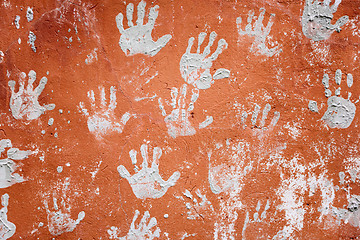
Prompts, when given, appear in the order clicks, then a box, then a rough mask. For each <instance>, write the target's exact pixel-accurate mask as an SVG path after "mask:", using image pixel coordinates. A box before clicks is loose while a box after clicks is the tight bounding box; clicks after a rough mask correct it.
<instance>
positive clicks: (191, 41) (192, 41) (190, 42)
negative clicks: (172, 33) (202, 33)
mask: <svg viewBox="0 0 360 240" xmlns="http://www.w3.org/2000/svg"><path fill="white" fill-rule="evenodd" d="M194 40H195V38H194V37H191V38H189V41H188V46H187V48H186V53H190V51H191V48H192V45H193V44H194Z"/></svg>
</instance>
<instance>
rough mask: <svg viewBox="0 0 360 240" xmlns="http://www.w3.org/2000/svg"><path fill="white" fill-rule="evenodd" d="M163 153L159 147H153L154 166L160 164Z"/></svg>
mask: <svg viewBox="0 0 360 240" xmlns="http://www.w3.org/2000/svg"><path fill="white" fill-rule="evenodd" d="M161 155H162V150H161V148H159V147H154V149H153V162H152V167H153V166H154V165H159V161H158V160H159V158H161Z"/></svg>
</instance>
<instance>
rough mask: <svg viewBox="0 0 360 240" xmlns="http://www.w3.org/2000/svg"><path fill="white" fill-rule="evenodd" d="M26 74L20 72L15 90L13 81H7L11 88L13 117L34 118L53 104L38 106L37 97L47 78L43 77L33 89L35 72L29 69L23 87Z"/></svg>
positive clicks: (53, 106)
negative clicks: (17, 89)
mask: <svg viewBox="0 0 360 240" xmlns="http://www.w3.org/2000/svg"><path fill="white" fill-rule="evenodd" d="M25 78H26V74H25V73H24V72H22V73H21V74H20V80H19V85H20V86H19V91H18V92H15V85H16V83H15V81H13V80H11V81H9V83H8V85H9V87H10V90H11V98H10V110H11V113H12V115H13V116H14V118H15V119H24V120H27V121H29V120H34V119H37V118H38V117H40V115H42V114H43V113H44V112H45V111H46V110H53V109H54V108H55V104H48V105H44V106H40V104H39V101H38V98H39V96H40V94H41V93H42V91H43V90H44V88H45V85H46V83H47V78H46V77H43V78H41V80H40V83H39V85H38V86H37V87H36V88H35V89H34V86H33V83H34V82H35V80H36V72H35V71H34V70H30V72H29V74H28V78H29V80H28V84H27V87H26V88H25Z"/></svg>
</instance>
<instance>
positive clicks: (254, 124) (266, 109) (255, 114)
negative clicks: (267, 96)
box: [241, 103, 280, 130]
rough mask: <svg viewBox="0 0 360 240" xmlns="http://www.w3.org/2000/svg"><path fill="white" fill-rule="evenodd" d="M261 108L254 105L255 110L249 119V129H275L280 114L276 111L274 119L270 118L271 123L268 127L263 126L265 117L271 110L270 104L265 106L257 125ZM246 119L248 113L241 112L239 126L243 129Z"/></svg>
mask: <svg viewBox="0 0 360 240" xmlns="http://www.w3.org/2000/svg"><path fill="white" fill-rule="evenodd" d="M260 110H261V107H260V106H259V105H257V104H255V108H254V111H253V112H252V117H251V128H261V129H264V130H267V129H270V128H272V127H275V125H276V124H277V122H278V121H279V118H280V113H279V112H278V111H275V112H274V117H273V118H272V120H271V122H270V124H269V125H267V126H265V125H266V124H265V121H266V119H267V116H268V114H269V112H270V110H271V105H270V104H268V103H267V104H266V105H265V107H264V109H263V112H262V117H261V120H260V123H259V124H257V119H258V116H259V113H260ZM247 117H248V113H247V112H243V114H242V116H241V124H242V125H243V128H244V129H245V128H246V126H247V125H246V119H247Z"/></svg>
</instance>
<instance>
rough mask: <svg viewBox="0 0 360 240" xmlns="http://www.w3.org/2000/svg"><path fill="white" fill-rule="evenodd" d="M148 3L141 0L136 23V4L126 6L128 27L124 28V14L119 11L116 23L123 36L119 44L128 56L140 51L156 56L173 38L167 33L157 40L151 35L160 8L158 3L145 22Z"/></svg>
mask: <svg viewBox="0 0 360 240" xmlns="http://www.w3.org/2000/svg"><path fill="white" fill-rule="evenodd" d="M145 6H146V3H145V2H144V1H141V2H140V3H139V5H138V8H137V13H138V19H137V20H136V25H134V23H133V21H132V20H133V13H134V4H132V3H129V4H128V5H127V7H126V16H127V20H128V25H129V28H128V29H126V30H125V29H124V25H123V20H124V15H123V14H122V13H119V14H118V15H117V16H116V25H117V27H118V29H119V31H120V34H121V37H120V41H119V45H120V47H121V49H122V50H123V52H124V53H125V55H126V56H132V55H135V54H138V53H141V54H145V55H149V56H155V55H156V54H157V53H158V52H159V51H160V50H161V49H162V48H163V47H165V45H166V44H167V43H168V42H169V40H170V39H171V35H170V34H167V35H164V36H162V37H161V38H159V39H158V40H157V41H156V42H154V41H153V39H152V37H151V32H152V30H153V28H154V25H155V21H156V18H157V17H158V14H159V13H158V8H159V6H158V5H156V6H155V7H152V8H151V9H150V13H149V20H148V23H147V24H144V16H145Z"/></svg>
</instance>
